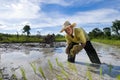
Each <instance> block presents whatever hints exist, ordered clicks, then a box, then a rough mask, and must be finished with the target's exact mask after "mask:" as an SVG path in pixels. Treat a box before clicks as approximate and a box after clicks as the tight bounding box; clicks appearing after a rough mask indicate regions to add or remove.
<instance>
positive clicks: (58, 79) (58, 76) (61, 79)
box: [56, 75, 64, 80]
mask: <svg viewBox="0 0 120 80" xmlns="http://www.w3.org/2000/svg"><path fill="white" fill-rule="evenodd" d="M56 78H57V80H64V79H63V78H62V76H60V75H56Z"/></svg>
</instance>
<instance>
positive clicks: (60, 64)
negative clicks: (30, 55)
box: [56, 58, 64, 70]
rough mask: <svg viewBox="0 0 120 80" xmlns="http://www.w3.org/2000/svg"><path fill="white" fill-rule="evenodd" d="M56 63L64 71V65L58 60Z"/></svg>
mask: <svg viewBox="0 0 120 80" xmlns="http://www.w3.org/2000/svg"><path fill="white" fill-rule="evenodd" d="M56 63H57V65H58V66H59V67H61V68H62V69H63V70H64V66H63V64H62V63H60V62H59V61H58V59H57V58H56Z"/></svg>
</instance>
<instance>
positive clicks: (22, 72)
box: [20, 67, 27, 80]
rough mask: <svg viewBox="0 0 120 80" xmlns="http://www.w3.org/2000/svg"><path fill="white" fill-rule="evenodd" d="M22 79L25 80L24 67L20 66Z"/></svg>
mask: <svg viewBox="0 0 120 80" xmlns="http://www.w3.org/2000/svg"><path fill="white" fill-rule="evenodd" d="M20 71H21V74H22V78H23V80H27V78H26V74H25V70H24V68H22V67H21V68H20Z"/></svg>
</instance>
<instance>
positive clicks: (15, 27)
mask: <svg viewBox="0 0 120 80" xmlns="http://www.w3.org/2000/svg"><path fill="white" fill-rule="evenodd" d="M0 3H1V5H0V33H9V34H16V33H17V32H18V33H19V34H22V29H23V27H24V25H30V27H31V31H30V32H31V34H37V32H38V31H39V32H40V33H41V35H44V34H53V33H54V34H64V32H63V33H59V31H60V30H61V28H62V25H63V23H64V22H65V21H66V20H68V21H70V22H71V23H74V22H75V23H77V26H76V27H82V28H84V29H85V30H86V32H90V31H91V30H92V29H94V28H96V27H97V28H99V29H103V28H104V27H110V26H111V25H112V22H113V21H115V20H120V5H119V3H120V0H0Z"/></svg>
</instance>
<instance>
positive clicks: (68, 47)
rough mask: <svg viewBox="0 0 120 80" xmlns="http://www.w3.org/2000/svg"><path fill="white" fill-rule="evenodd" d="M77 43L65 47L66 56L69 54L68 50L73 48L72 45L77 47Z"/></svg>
mask: <svg viewBox="0 0 120 80" xmlns="http://www.w3.org/2000/svg"><path fill="white" fill-rule="evenodd" d="M77 44H78V43H74V42H71V43H70V44H69V45H68V46H67V47H66V54H70V50H71V49H72V48H73V46H74V45H77Z"/></svg>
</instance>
